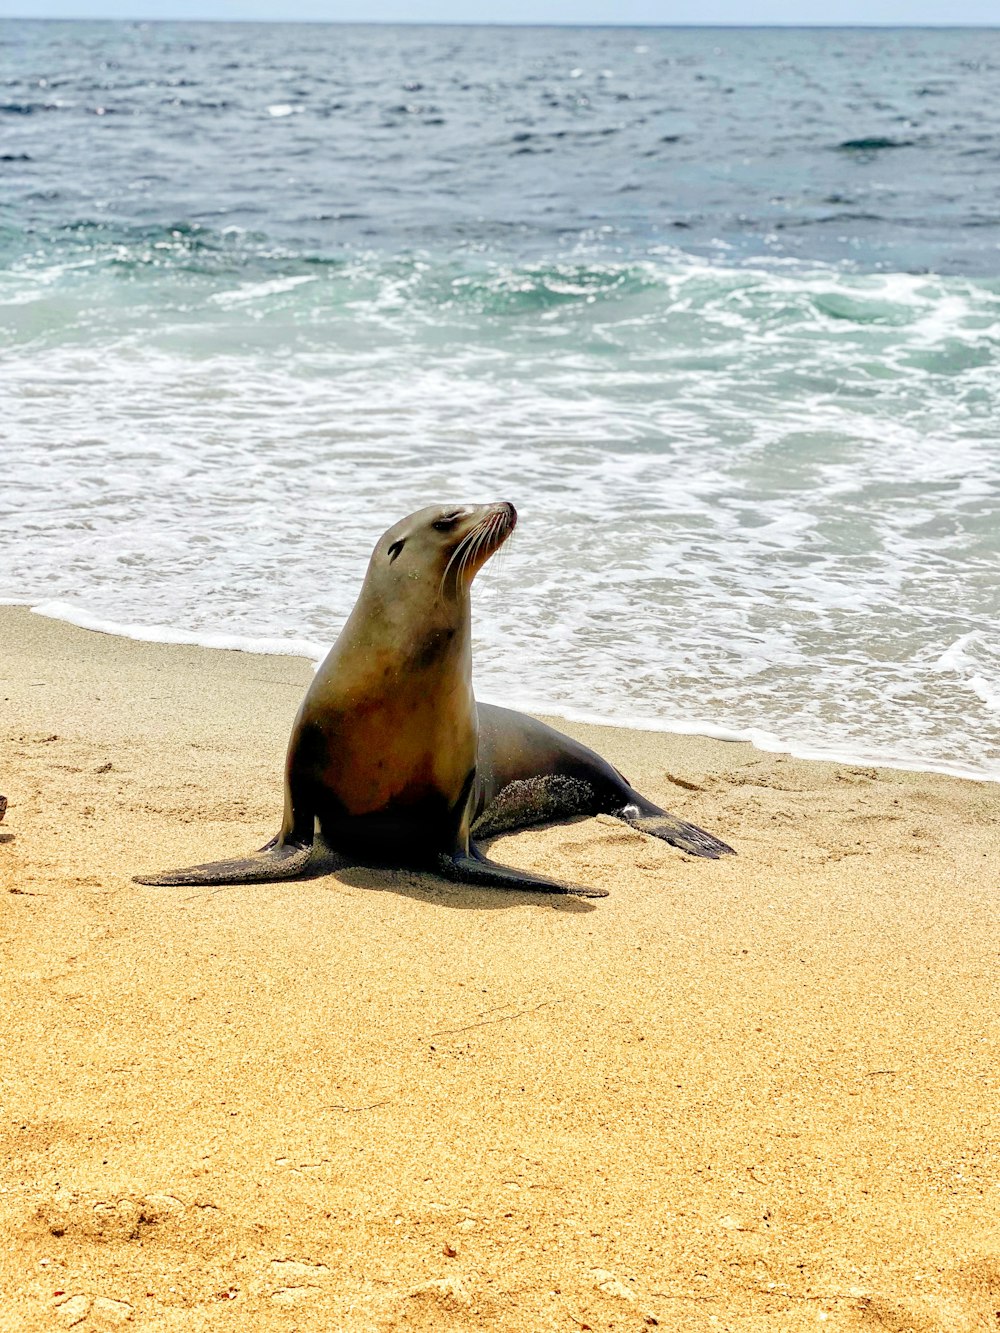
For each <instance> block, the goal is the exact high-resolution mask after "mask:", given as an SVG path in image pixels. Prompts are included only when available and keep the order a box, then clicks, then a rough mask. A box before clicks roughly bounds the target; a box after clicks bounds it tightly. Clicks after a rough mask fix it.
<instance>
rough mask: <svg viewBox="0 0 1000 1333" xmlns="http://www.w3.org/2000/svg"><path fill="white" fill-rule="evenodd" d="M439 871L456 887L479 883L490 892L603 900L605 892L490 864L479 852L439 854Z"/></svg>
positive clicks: (606, 893) (494, 863) (491, 862)
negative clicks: (557, 895)
mask: <svg viewBox="0 0 1000 1333" xmlns="http://www.w3.org/2000/svg"><path fill="white" fill-rule="evenodd" d="M438 870H439V872H440V874H442V875H443V876H444V878H445V879H451V880H456V881H457V882H458V883H459V884H482V885H483V886H484V887H485V888H490V889H513V890H518V891H520V892H521V893H564V894H573V895H574V896H575V897H577V898H606V897H607V896H608V891H607V889H595V888H586V887H584V886H583V885H582V884H560V883H559V882H558V880H554V879H546V878H545V876H544V875H532V874H531V873H530V872H528V871H527V870H515V869H514V867H513V866H502V865H500V864H498V862H496V861H489V860H487V858H486V857H485V856H483V855H482V853H481V852H478V851H477V852H476V853H475V854H474V855H471V854H469V853H467V852H455V854H454V855H453V856H446V855H442V856H441V857H440V858H439V860H438Z"/></svg>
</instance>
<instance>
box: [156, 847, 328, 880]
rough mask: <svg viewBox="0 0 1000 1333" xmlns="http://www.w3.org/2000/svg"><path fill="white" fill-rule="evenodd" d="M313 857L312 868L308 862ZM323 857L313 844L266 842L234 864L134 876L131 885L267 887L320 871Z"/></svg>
mask: <svg viewBox="0 0 1000 1333" xmlns="http://www.w3.org/2000/svg"><path fill="white" fill-rule="evenodd" d="M314 857H315V861H316V864H315V866H313V865H311V864H310V863H311V862H313V860H314ZM324 860H326V857H325V856H324V854H323V853H322V852H321V851H319V849H317V848H316V847H315V845H314V844H313V843H308V844H306V845H302V844H299V843H288V842H286V843H282V844H280V845H279V844H277V843H276V842H275V843H268V844H267V846H266V847H262V848H261V849H260V851H259V852H254V854H253V855H252V856H245V857H243V858H242V859H241V860H237V861H209V862H207V864H205V865H201V866H187V867H186V868H185V869H184V870H165V871H163V873H162V874H159V875H136V876H135V878H134V879H133V881H132V882H133V883H134V884H165V885H170V884H269V883H271V882H273V881H275V880H280V879H299V878H300V877H301V876H303V875H305V873H306V871H307V869H309V870H313V869H320V868H321V867H322V866H323V863H324Z"/></svg>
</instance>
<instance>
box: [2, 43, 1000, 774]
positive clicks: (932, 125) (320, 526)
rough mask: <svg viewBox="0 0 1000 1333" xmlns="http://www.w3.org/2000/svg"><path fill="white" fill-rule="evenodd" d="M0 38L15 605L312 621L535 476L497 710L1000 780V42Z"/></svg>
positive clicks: (154, 621) (94, 613) (169, 619)
mask: <svg viewBox="0 0 1000 1333" xmlns="http://www.w3.org/2000/svg"><path fill="white" fill-rule="evenodd" d="M0 40H2V43H3V44H2V46H0V61H2V68H0V77H2V87H0V159H2V160H0V169H2V172H3V176H2V179H3V182H4V191H3V196H2V197H3V205H2V207H0V265H2V267H0V357H2V361H0V376H2V378H0V396H2V399H0V407H2V411H0V435H2V438H3V441H4V449H5V455H6V457H7V459H8V460H9V461H8V468H7V470H6V471H7V475H8V479H9V481H8V485H7V486H6V487H5V488H4V491H3V493H2V494H0V525H2V526H0V534H2V535H0V543H2V560H0V596H2V597H5V598H7V599H10V600H17V601H25V602H28V603H30V604H32V605H36V606H40V607H42V608H43V609H47V610H48V611H49V613H51V614H56V615H60V616H62V617H64V618H66V619H71V620H77V621H79V622H81V623H88V624H96V625H101V626H107V627H117V628H120V629H125V630H127V631H128V632H132V633H136V634H148V635H150V636H152V637H170V636H177V637H182V638H183V637H188V638H192V639H197V640H201V641H206V642H220V643H234V642H235V643H241V644H244V645H257V646H268V647H275V646H284V647H286V648H289V649H295V648H298V649H306V650H309V651H315V652H316V653H319V652H321V651H322V649H323V646H324V645H325V644H327V643H328V642H329V641H330V640H331V639H332V638H333V637H334V636H335V635H336V633H337V632H338V630H339V627H340V625H341V623H342V622H343V619H344V617H345V615H346V613H347V612H348V610H349V609H350V606H351V605H352V603H353V600H354V598H355V596H356V593H357V589H358V586H359V584H360V580H361V578H362V577H363V573H364V568H365V564H366V562H367V558H368V553H369V551H370V548H371V546H372V544H373V543H374V540H375V538H376V537H377V536H378V534H379V533H380V532H381V531H382V530H383V528H385V527H386V526H388V525H389V523H390V522H392V521H394V520H395V519H396V518H397V517H399V516H401V515H402V514H404V513H407V512H409V511H411V510H413V509H416V508H418V507H419V506H421V505H423V504H425V503H431V502H435V501H439V500H440V501H450V500H456V501H463V500H483V499H492V498H504V499H509V500H511V501H513V502H514V503H515V504H516V505H517V507H518V510H519V512H520V515H521V522H520V524H519V527H518V531H517V533H516V535H515V539H514V540H513V541H512V542H511V543H510V544H509V545H508V547H507V548H505V550H504V552H503V553H502V556H501V557H500V558H499V559H498V560H497V561H495V562H492V564H491V566H489V567H487V569H486V570H485V571H484V573H483V574H482V575H481V576H480V579H479V581H478V583H477V588H478V595H477V603H476V615H477V620H476V637H477V649H476V674H477V687H478V689H479V690H480V693H481V694H483V695H484V696H485V697H487V698H492V699H494V700H496V701H498V702H511V703H514V704H518V703H520V704H522V705H527V706H534V707H538V708H546V709H549V710H550V711H555V712H560V713H563V714H569V715H577V716H590V717H600V718H608V719H612V720H615V721H619V722H624V723H632V724H645V725H653V726H661V727H668V728H671V727H672V728H677V729H680V730H708V731H711V732H714V733H716V734H723V735H743V736H751V737H753V738H754V739H756V740H758V741H759V742H761V743H764V744H768V745H772V746H784V747H788V748H792V749H795V750H797V751H799V752H801V753H820V754H830V755H841V756H845V757H850V758H856V759H867V760H880V761H882V762H894V763H902V764H911V765H915V766H918V767H943V768H950V769H953V770H955V771H963V772H971V773H975V774H978V775H979V776H991V777H994V778H1000V634H998V628H997V626H998V620H1000V616H998V611H1000V594H998V571H1000V445H998V430H997V422H998V420H1000V414H998V407H1000V402H998V398H1000V377H998V361H1000V269H998V265H997V259H998V256H1000V172H998V170H997V165H998V160H1000V149H998V148H997V144H998V143H1000V123H998V122H1000V82H998V80H997V74H998V73H1000V34H998V33H992V32H991V33H968V32H965V33H958V32H954V33H948V32H944V33H940V32H909V33H895V34H894V33H886V32H855V33H851V32H846V33H816V32H744V33H740V32H725V33H719V32H708V31H701V32H699V31H692V30H686V31H679V32H671V31H669V30H640V31H637V30H621V31H615V30H592V31H585V30H570V31H558V30H543V31H540V30H517V29H512V30H473V29H446V30H430V29H374V28H368V29H366V28H346V29H344V28H334V27H309V28H301V27H284V26H280V25H279V26H275V27H240V26H236V25H232V26H230V25H154V26H151V27H147V26H142V25H115V24H87V25H77V24H27V23H23V24H22V23H7V24H3V25H0ZM11 482H12V484H11ZM494 566H495V567H494Z"/></svg>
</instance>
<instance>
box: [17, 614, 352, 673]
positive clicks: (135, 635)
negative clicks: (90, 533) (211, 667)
mask: <svg viewBox="0 0 1000 1333" xmlns="http://www.w3.org/2000/svg"><path fill="white" fill-rule="evenodd" d="M3 605H6V606H10V605H15V603H13V602H7V601H5V602H4V603H3ZM30 609H31V611H32V612H33V613H34V614H35V615H36V616H46V617H47V618H48V619H49V620H61V621H63V622H64V623H65V624H67V625H76V626H77V627H78V628H79V629H89V630H95V631H96V632H97V633H98V634H117V635H119V636H120V637H121V638H125V639H135V640H137V641H138V642H139V643H176V644H191V645H193V646H197V647H201V648H219V649H228V650H229V651H232V652H239V653H262V654H268V655H271V656H280V657H306V658H309V660H310V661H312V662H320V661H322V659H323V658H324V657H325V656H326V654H327V652H328V651H329V644H327V645H326V646H324V645H323V644H320V643H316V642H315V641H314V640H312V639H269V638H251V637H249V636H248V635H245V634H211V633H201V634H194V633H189V632H186V631H184V630H179V629H175V628H174V627H173V626H172V625H137V624H134V623H132V622H123V621H117V620H108V619H106V618H105V617H104V616H97V615H94V614H93V613H92V612H90V611H88V610H86V608H84V607H80V606H74V605H72V604H71V603H70V602H41V603H39V605H37V606H32V607H30Z"/></svg>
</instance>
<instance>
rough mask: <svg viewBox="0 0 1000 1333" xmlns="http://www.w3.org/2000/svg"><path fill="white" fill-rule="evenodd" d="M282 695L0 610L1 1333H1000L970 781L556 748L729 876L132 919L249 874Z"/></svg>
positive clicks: (230, 673) (752, 753)
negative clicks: (176, 869) (625, 793)
mask: <svg viewBox="0 0 1000 1333" xmlns="http://www.w3.org/2000/svg"><path fill="white" fill-rule="evenodd" d="M310 677H311V666H310V665H309V663H307V662H304V661H302V660H299V659H296V658H292V657H270V658H267V657H261V656H256V655H250V654H246V653H238V652H219V651H215V650H210V649H204V648H195V647H188V646H183V645H163V644H148V643H138V642H135V641H132V640H127V639H118V638H113V637H112V636H109V635H106V634H99V633H93V632H90V631H85V630H80V629H75V628H73V627H70V626H67V625H65V624H62V623H61V622H58V621H55V620H48V619H45V618H43V617H41V616H37V615H33V614H31V613H30V612H29V611H27V610H25V609H22V608H11V607H4V608H0V684H2V686H3V688H2V691H0V697H2V699H3V707H4V715H3V719H4V725H3V732H2V734H3V741H2V748H0V758H2V762H0V791H3V793H4V794H5V795H6V796H7V797H8V798H9V801H10V805H9V809H8V811H7V814H6V817H5V819H4V822H3V825H2V827H0V831H2V832H3V833H5V834H12V835H13V837H12V839H11V840H10V841H6V842H4V841H0V907H2V909H3V912H4V922H3V929H2V931H0V976H2V978H3V982H2V986H3V990H2V992H0V996H2V1000H3V1004H2V1007H0V1008H2V1012H0V1042H2V1044H3V1048H4V1051H5V1059H4V1067H3V1070H2V1077H0V1137H2V1139H3V1148H4V1152H3V1156H2V1165H0V1224H2V1225H3V1227H4V1229H5V1233H6V1234H7V1235H8V1237H9V1238H10V1244H9V1245H8V1246H7V1247H6V1249H5V1252H4V1256H3V1258H2V1259H0V1328H2V1329H3V1330H4V1333H6V1330H7V1329H10V1330H11V1333H13V1330H15V1329H16V1330H17V1333H36V1331H37V1333H49V1331H50V1330H51V1329H53V1328H61V1327H69V1326H70V1325H76V1324H78V1323H79V1324H80V1326H81V1327H83V1328H87V1329H89V1328H91V1327H93V1328H94V1329H103V1328H109V1327H114V1326H117V1325H121V1326H134V1327H138V1328H144V1329H156V1330H157V1331H158V1333H159V1330H166V1333H171V1330H183V1331H184V1333H187V1331H188V1330H200V1329H203V1328H204V1329H207V1328H212V1329H219V1328H221V1329H233V1330H237V1329H239V1330H240V1333H243V1331H244V1330H250V1331H251V1333H256V1330H260V1331H261V1333H271V1331H272V1330H273V1329H275V1328H276V1327H279V1326H281V1327H284V1326H285V1325H286V1323H287V1326H288V1327H289V1328H292V1327H294V1328H295V1329H297V1330H298V1333H329V1330H330V1329H332V1328H337V1329H344V1330H345V1333H373V1331H374V1333H383V1331H384V1333H390V1330H392V1331H395V1330H399V1331H400V1333H402V1330H404V1329H417V1330H427V1333H430V1331H431V1330H434V1331H435V1333H436V1331H437V1330H454V1331H455V1333H458V1331H459V1330H461V1331H462V1333H465V1330H471V1329H482V1330H483V1331H484V1333H486V1330H490V1331H491V1333H492V1330H510V1333H521V1331H522V1330H525V1329H530V1330H532V1333H535V1330H539V1331H540V1333H548V1330H552V1331H553V1333H556V1331H557V1330H558V1331H560V1333H564V1331H565V1330H566V1329H572V1328H574V1327H576V1328H579V1327H581V1326H582V1325H584V1324H586V1325H589V1326H590V1327H592V1328H595V1329H596V1328H602V1329H611V1330H615V1331H616V1333H617V1331H618V1330H621V1331H622V1333H625V1330H634V1329H635V1328H637V1327H644V1326H646V1325H651V1324H652V1323H654V1322H655V1323H656V1324H657V1325H658V1326H659V1327H662V1328H665V1329H668V1330H672V1331H673V1333H692V1331H693V1333H701V1331H702V1330H704V1333H710V1331H711V1330H712V1329H716V1328H719V1327H722V1328H725V1327H737V1326H738V1327H739V1328H740V1329H741V1330H747V1333H799V1330H802V1331H803V1333H804V1330H806V1329H812V1328H814V1327H815V1326H816V1320H817V1318H818V1317H819V1316H821V1315H822V1316H823V1317H824V1318H825V1319H826V1320H827V1321H828V1323H827V1326H828V1327H830V1328H833V1329H838V1330H843V1331H844V1333H875V1330H877V1329H884V1328H897V1329H902V1328H913V1329H921V1330H928V1331H929V1330H931V1329H938V1328H942V1329H943V1328H947V1329H959V1328H962V1329H964V1328H969V1329H973V1328H978V1327H984V1328H985V1327H986V1326H987V1325H990V1324H991V1322H992V1321H993V1319H994V1314H995V1310H996V1309H997V1308H998V1295H1000V1223H998V1213H997V1207H996V1202H997V1181H996V1161H995V1155H994V1154H993V1151H992V1147H991V1145H992V1144H993V1143H995V1141H996V1137H997V1134H998V1131H1000V1113H998V1110H997V1108H998V1106H1000V1087H998V1074H997V1071H998V1067H1000V1061H998V1058H997V1056H998V1049H997V1045H998V1036H997V1032H996V1024H995V1022H994V1021H993V1016H994V1015H995V1013H996V1007H997V999H998V993H997V968H996V959H997V951H998V949H1000V913H998V899H1000V895H998V889H1000V882H998V871H997V867H998V865H1000V789H998V788H997V787H996V785H995V784H990V783H976V782H969V781H965V780H962V779H958V778H952V777H948V776H944V775H937V774H926V773H916V774H915V773H906V772H900V771H897V770H885V769H883V770H877V769H873V768H870V767H865V766H858V765H849V764H844V763H817V762H811V761H802V760H796V759H793V758H790V757H788V756H783V755H771V754H766V753H764V752H762V751H759V750H755V749H754V748H753V747H752V746H750V745H748V744H745V743H738V742H722V741H717V740H711V739H705V738H695V737H686V736H676V735H671V734H669V733H662V732H648V731H630V730H625V729H622V728H600V727H593V726H583V725H579V724H562V725H563V729H565V730H567V731H569V732H570V733H571V734H573V735H575V736H577V737H579V738H580V739H581V740H583V741H585V742H586V743H588V744H590V745H592V746H594V747H595V748H597V749H598V750H599V751H600V752H601V753H603V754H604V755H606V757H607V758H608V759H609V760H610V761H611V762H612V763H615V764H616V765H618V766H619V767H621V768H622V769H623V770H624V771H625V772H626V773H627V774H628V776H629V778H630V779H631V780H632V781H633V782H635V783H636V785H637V786H638V787H639V788H640V790H643V791H644V792H645V793H646V794H648V795H649V796H650V797H652V799H654V800H657V801H659V802H660V803H662V804H664V805H666V806H667V808H669V809H671V810H672V811H674V812H675V813H677V814H679V815H680V816H681V817H683V818H687V819H690V820H693V821H694V822H696V823H698V824H700V825H701V826H703V827H704V828H706V829H708V830H710V831H712V832H714V833H717V834H718V835H719V836H721V837H724V838H725V839H726V840H727V841H729V842H731V843H732V844H733V845H734V846H735V847H736V849H737V851H738V853H739V854H738V855H737V856H735V857H724V858H722V859H721V860H720V861H718V862H709V861H704V860H696V859H694V858H690V857H685V856H683V855H681V854H680V853H678V852H677V851H676V850H675V849H673V848H670V847H668V846H666V845H665V844H662V843H657V842H655V840H652V839H646V838H644V837H643V836H642V835H641V834H639V833H637V832H636V831H634V830H632V829H628V828H626V827H624V826H622V825H621V824H619V823H617V822H615V821H612V820H610V819H607V818H597V819H579V820H573V821H568V822H566V823H562V824H558V825H554V826H550V827H542V828H537V829H531V830H526V831H524V832H521V833H518V834H515V835H508V836H504V837H501V838H498V839H497V840H496V849H495V851H494V853H493V854H494V855H495V856H496V857H497V859H498V860H502V861H507V862H509V863H510V864H514V865H522V866H533V867H536V868H540V869H544V870H545V871H546V873H548V874H552V875H555V876H557V877H564V878H567V879H573V880H576V881H577V882H581V883H600V884H601V885H602V886H604V887H606V888H607V889H608V890H609V892H610V896H609V897H608V898H606V899H602V900H600V901H599V902H597V903H594V902H590V901H581V900H577V899H570V898H559V899H555V898H548V897H546V896H545V895H538V894H530V893H525V894H521V893H498V892H496V891H492V890H485V889H483V890H475V889H472V888H469V887H468V886H462V885H453V884H449V883H446V882H444V881H441V880H438V879H437V878H436V877H434V876H431V875H426V874H418V873H414V872H408V871H401V870H400V871H391V870H379V871H375V870H369V869H364V868H361V867H358V868H352V869H348V870H344V871H338V872H337V873H336V874H333V875H326V876H323V877H320V878H316V879H312V880H308V881H292V882H286V883H280V884H262V885H254V886H241V887H235V888H213V887H208V888H204V889H198V888H195V889H185V890H180V891H177V890H170V889H162V888H150V887H143V886H139V885H136V884H133V883H132V882H131V878H130V877H131V875H133V874H135V873H137V872H141V871H146V870H155V869H157V868H159V869H164V868H167V867H170V866H179V865H186V864H191V863H193V862H196V861H204V860H214V859H218V858H220V857H223V856H226V855H230V854H233V855H240V854H242V853H244V852H246V851H247V850H249V849H250V848H252V847H255V846H260V845H261V843H262V842H264V841H265V840H266V839H267V838H269V837H270V836H271V835H272V834H273V832H274V830H275V827H276V824H277V820H278V818H279V812H280V805H281V786H282V783H281V772H282V762H283V757H284V749H285V744H286V741H287V735H288V730H289V727H290V725H291V720H292V717H293V716H294V713H295V710H296V709H297V707H298V704H299V701H300V698H301V694H302V691H303V690H304V688H305V686H306V685H307V684H308V681H309V679H310Z"/></svg>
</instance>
